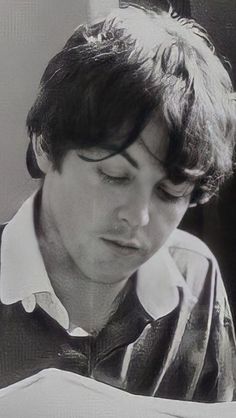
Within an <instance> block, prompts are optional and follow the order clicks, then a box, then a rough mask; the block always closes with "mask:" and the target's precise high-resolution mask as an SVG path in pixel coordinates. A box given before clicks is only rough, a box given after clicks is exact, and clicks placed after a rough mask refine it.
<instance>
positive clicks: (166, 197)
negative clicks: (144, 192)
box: [156, 186, 186, 203]
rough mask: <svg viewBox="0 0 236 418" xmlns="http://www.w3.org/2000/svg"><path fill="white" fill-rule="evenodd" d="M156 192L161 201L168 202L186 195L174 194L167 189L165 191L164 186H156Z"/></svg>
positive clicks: (176, 200) (173, 201)
mask: <svg viewBox="0 0 236 418" xmlns="http://www.w3.org/2000/svg"><path fill="white" fill-rule="evenodd" d="M156 194H157V196H158V197H160V198H161V200H163V202H170V203H175V202H178V201H179V200H180V199H183V198H185V197H186V195H185V194H178V195H177V194H174V193H170V192H169V191H167V190H166V189H165V188H163V187H161V186H158V187H157V188H156Z"/></svg>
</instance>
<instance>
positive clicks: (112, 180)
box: [98, 169, 130, 185]
mask: <svg viewBox="0 0 236 418" xmlns="http://www.w3.org/2000/svg"><path fill="white" fill-rule="evenodd" d="M98 174H99V176H100V177H101V178H102V180H103V181H104V182H105V183H108V184H120V185H124V184H125V183H126V182H128V181H129V180H130V178H129V177H128V176H123V177H115V176H111V175H109V174H106V173H104V172H103V171H102V170H100V169H98Z"/></svg>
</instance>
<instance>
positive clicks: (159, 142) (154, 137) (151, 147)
mask: <svg viewBox="0 0 236 418" xmlns="http://www.w3.org/2000/svg"><path fill="white" fill-rule="evenodd" d="M168 147H169V136H168V128H167V124H166V122H165V121H164V118H163V117H162V115H161V114H160V113H155V114H154V115H153V117H152V118H151V119H150V121H149V122H148V124H147V125H146V127H145V128H144V129H143V131H142V132H141V134H140V136H139V138H138V140H137V148H138V149H139V150H140V151H139V153H140V155H141V154H143V153H145V154H146V158H149V162H150V163H152V164H154V165H156V164H157V161H158V162H160V163H162V164H163V163H164V162H165V160H166V155H167V151H168Z"/></svg>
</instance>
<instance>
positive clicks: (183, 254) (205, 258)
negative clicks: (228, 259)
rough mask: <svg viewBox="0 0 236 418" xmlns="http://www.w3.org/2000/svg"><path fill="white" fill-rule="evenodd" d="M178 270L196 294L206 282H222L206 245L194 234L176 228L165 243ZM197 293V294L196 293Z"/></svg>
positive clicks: (212, 256) (214, 259)
mask: <svg viewBox="0 0 236 418" xmlns="http://www.w3.org/2000/svg"><path fill="white" fill-rule="evenodd" d="M166 246H167V248H168V252H169V254H170V255H171V257H172V258H173V260H174V262H175V264H176V266H177V268H178V270H179V271H180V273H181V274H182V276H183V277H184V279H185V281H186V282H187V284H188V285H189V286H190V288H191V289H192V291H193V293H194V294H195V296H198V294H199V292H200V291H201V289H202V288H203V287H204V286H205V285H206V282H208V283H209V285H210V282H211V284H212V286H213V287H214V285H213V283H214V282H215V280H217V282H218V284H219V283H222V280H221V275H220V270H219V266H218V263H217V260H216V258H215V256H214V255H213V253H212V252H211V250H210V249H209V248H208V246H207V245H206V244H205V243H204V242H203V241H201V240H200V239H199V238H197V237H195V236H194V235H192V234H190V233H188V232H185V231H182V230H180V229H176V230H175V231H174V233H173V234H172V235H171V237H170V238H169V240H168V241H167V243H166ZM196 293H197V294H196Z"/></svg>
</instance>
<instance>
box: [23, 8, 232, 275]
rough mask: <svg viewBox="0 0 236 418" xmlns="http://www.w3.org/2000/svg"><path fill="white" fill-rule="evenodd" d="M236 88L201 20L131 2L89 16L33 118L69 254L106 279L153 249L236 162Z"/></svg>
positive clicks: (52, 209) (59, 58) (58, 62)
mask: <svg viewBox="0 0 236 418" xmlns="http://www.w3.org/2000/svg"><path fill="white" fill-rule="evenodd" d="M232 95H233V92H232V85H231V82H230V79H229V76H228V74H227V72H226V70H225V69H224V67H223V65H222V64H221V62H220V60H219V59H218V58H217V56H216V55H215V53H214V50H213V47H212V45H211V43H210V41H209V40H208V38H207V35H206V34H205V32H204V31H203V30H202V29H201V28H200V27H199V26H198V25H197V24H195V23H194V22H192V21H187V20H184V19H179V18H177V17H172V16H171V14H168V13H164V12H158V13H154V12H151V11H147V10H143V9H140V8H138V7H128V8H126V9H121V10H116V11H114V12H113V13H112V14H111V15H109V16H108V17H107V18H106V19H105V20H104V21H101V22H99V23H97V24H95V25H93V26H91V27H87V26H80V27H79V28H78V29H77V30H76V31H75V32H74V34H73V35H72V37H71V38H70V39H69V40H68V42H67V43H66V45H65V47H64V48H63V50H62V51H61V52H59V54H57V55H56V56H55V57H54V58H53V59H52V60H51V61H50V63H49V64H48V67H47V68H46V71H45V73H44V75H43V77H42V80H41V87H40V92H39V95H38V98H37V100H36V103H35V104H34V106H33V107H32V109H31V111H30V112H29V115H28V118H27V126H28V131H29V136H30V138H31V140H32V143H33V146H34V151H35V156H36V160H37V163H38V166H39V168H40V170H41V172H42V175H43V176H44V183H43V198H42V205H43V208H44V214H43V215H44V225H43V226H44V228H45V231H46V232H45V233H48V232H47V231H50V234H51V236H50V237H49V241H50V242H51V243H54V246H55V247H56V248H57V254H63V255H65V254H68V255H69V259H70V260H72V262H73V263H74V264H75V265H76V266H77V268H78V269H79V270H80V271H81V272H82V273H83V275H84V276H86V277H90V278H91V279H93V280H96V281H100V282H101V281H103V282H106V283H110V282H111V281H112V282H114V281H118V280H121V279H122V278H125V277H128V276H129V275H130V274H132V272H133V271H135V270H136V269H137V268H138V267H139V266H140V265H141V264H142V263H143V262H145V261H146V260H147V259H148V258H149V257H151V255H152V254H153V253H155V252H156V251H157V250H158V249H159V248H160V247H161V246H162V245H163V244H164V242H165V241H166V240H167V238H168V237H169V235H170V234H171V233H172V231H173V230H174V229H175V228H176V227H177V225H178V224H179V222H180V221H181V219H182V217H183V215H184V213H185V211H186V209H187V207H188V206H189V203H194V202H198V201H200V202H203V201H204V200H206V199H208V198H209V196H210V195H211V194H213V193H214V191H215V190H216V189H217V188H218V186H219V184H220V182H221V181H222V180H223V178H224V177H225V176H226V175H228V174H229V173H230V172H231V170H232V152H233V143H234V136H235V105H234V102H233V97H232ZM47 226H50V228H47ZM51 247H52V246H51Z"/></svg>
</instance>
